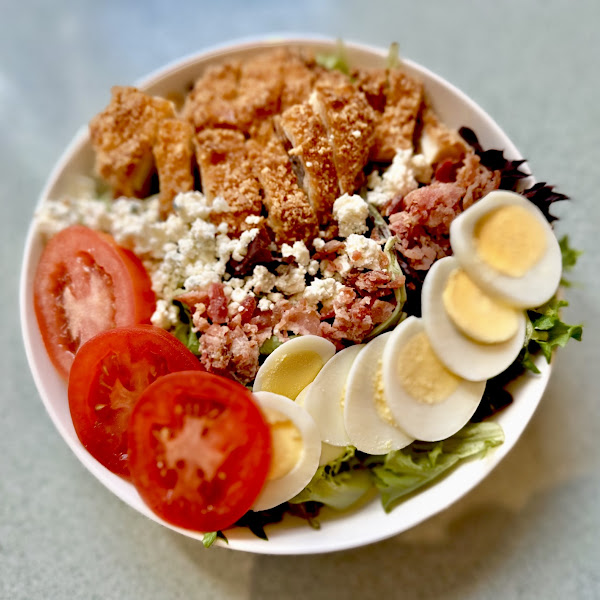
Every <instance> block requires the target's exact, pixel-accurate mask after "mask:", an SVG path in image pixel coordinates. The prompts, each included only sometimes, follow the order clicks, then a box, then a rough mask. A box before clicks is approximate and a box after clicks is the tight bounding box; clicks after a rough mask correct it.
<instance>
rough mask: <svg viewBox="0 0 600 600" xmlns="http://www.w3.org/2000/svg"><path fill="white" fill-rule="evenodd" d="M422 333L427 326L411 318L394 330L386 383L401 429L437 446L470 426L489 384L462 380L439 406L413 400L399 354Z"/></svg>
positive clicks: (387, 354) (386, 361) (385, 370)
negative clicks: (400, 370) (402, 375)
mask: <svg viewBox="0 0 600 600" xmlns="http://www.w3.org/2000/svg"><path fill="white" fill-rule="evenodd" d="M421 331H423V322H422V320H421V319H418V318H416V317H409V318H408V319H406V320H405V321H403V322H402V323H400V325H398V326H397V327H396V328H395V329H394V331H393V332H392V335H391V336H390V339H389V340H388V342H387V344H386V346H385V348H384V351H383V367H382V368H383V383H384V389H385V394H386V398H387V402H388V406H389V407H390V410H391V412H392V415H393V416H394V419H395V421H396V422H397V423H398V425H399V426H400V427H401V428H402V429H403V430H404V431H406V433H407V434H408V435H410V436H413V437H414V438H415V439H417V440H423V441H426V442H435V441H438V440H443V439H446V438H447V437H449V436H451V435H453V434H455V433H456V432H457V431H459V430H460V429H461V428H462V427H464V425H466V424H467V422H468V421H469V419H470V418H471V417H472V416H473V413H474V412H475V410H476V409H477V406H478V405H479V402H480V401H481V398H482V396H483V391H484V389H485V381H479V382H476V381H466V380H462V381H461V382H460V383H459V386H458V388H457V389H456V390H455V391H454V392H453V393H452V394H450V396H448V398H446V399H445V400H442V401H441V402H438V403H435V404H427V403H424V402H419V401H418V400H416V399H415V398H413V397H412V396H411V395H410V394H409V393H408V392H407V391H406V390H405V389H404V387H403V385H402V382H401V380H400V377H399V375H398V354H399V353H400V350H401V349H402V347H403V346H404V344H406V343H407V342H408V341H409V340H410V339H411V338H412V337H413V336H415V335H417V334H418V333H420V332H421Z"/></svg>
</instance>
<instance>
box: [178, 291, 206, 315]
mask: <svg viewBox="0 0 600 600" xmlns="http://www.w3.org/2000/svg"><path fill="white" fill-rule="evenodd" d="M175 299H176V300H177V301H178V302H182V303H183V304H185V305H186V306H187V307H188V308H189V309H190V310H194V308H195V307H196V305H197V304H200V303H202V304H208V292H207V291H206V290H191V291H190V292H184V293H183V294H179V296H177V298H175Z"/></svg>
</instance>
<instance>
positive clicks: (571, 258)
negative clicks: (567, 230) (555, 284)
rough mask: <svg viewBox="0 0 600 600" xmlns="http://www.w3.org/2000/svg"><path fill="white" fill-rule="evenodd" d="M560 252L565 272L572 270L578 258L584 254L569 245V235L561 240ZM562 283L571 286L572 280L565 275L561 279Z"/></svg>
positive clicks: (564, 285)
mask: <svg viewBox="0 0 600 600" xmlns="http://www.w3.org/2000/svg"><path fill="white" fill-rule="evenodd" d="M558 243H559V246H560V254H561V257H562V270H563V273H564V272H566V271H570V270H571V269H572V268H573V267H574V266H575V265H576V264H577V259H578V258H579V257H580V256H581V255H582V252H581V251H580V250H575V248H571V246H570V245H569V236H568V235H565V236H563V237H562V238H561V239H560V240H559V242H558ZM560 285H562V286H563V287H570V286H571V282H570V281H569V280H568V279H565V278H564V277H563V278H562V279H561V280H560Z"/></svg>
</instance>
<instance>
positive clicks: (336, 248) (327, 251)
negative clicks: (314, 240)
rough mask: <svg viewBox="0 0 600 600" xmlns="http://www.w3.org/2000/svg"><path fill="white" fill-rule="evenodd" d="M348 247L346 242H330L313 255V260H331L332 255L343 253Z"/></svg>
mask: <svg viewBox="0 0 600 600" xmlns="http://www.w3.org/2000/svg"><path fill="white" fill-rule="evenodd" d="M345 247H346V244H345V243H344V242H340V241H339V240H330V241H329V242H325V245H324V246H323V247H322V248H321V249H320V250H319V251H317V252H315V254H314V255H313V260H323V259H325V258H331V255H333V254H337V253H338V252H341V251H342V250H343V249H344V248H345Z"/></svg>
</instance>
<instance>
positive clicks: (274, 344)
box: [258, 335, 283, 356]
mask: <svg viewBox="0 0 600 600" xmlns="http://www.w3.org/2000/svg"><path fill="white" fill-rule="evenodd" d="M282 343H283V342H281V340H280V339H279V338H278V337H277V336H276V335H272V336H271V337H270V338H269V339H268V340H265V341H264V342H263V343H262V345H261V347H260V348H259V350H258V351H259V352H260V353H261V354H263V355H265V356H267V355H269V354H271V352H273V350H276V349H277V348H278V347H279V346H281V344H282Z"/></svg>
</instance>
